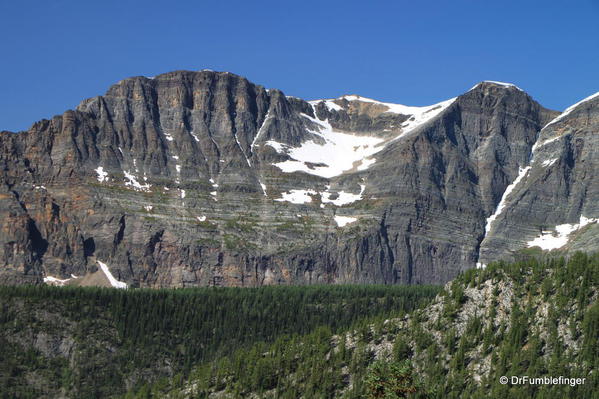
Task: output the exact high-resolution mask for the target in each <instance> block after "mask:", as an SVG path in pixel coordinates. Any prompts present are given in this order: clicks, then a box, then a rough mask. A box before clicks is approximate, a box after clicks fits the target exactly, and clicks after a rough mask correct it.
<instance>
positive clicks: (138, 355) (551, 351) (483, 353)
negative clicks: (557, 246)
mask: <svg viewBox="0 0 599 399" xmlns="http://www.w3.org/2000/svg"><path fill="white" fill-rule="evenodd" d="M598 285H599V255H586V254H583V253H577V254H575V255H573V256H571V257H569V258H546V259H544V260H539V259H538V258H535V257H532V256H524V258H523V260H521V261H518V262H515V263H511V264H509V263H503V262H499V263H494V264H490V265H489V266H488V267H487V268H485V269H482V270H469V271H467V272H464V273H463V274H461V275H460V276H459V277H458V278H456V279H455V280H454V281H453V282H451V283H449V284H447V285H446V286H445V287H443V288H442V287H432V286H304V287H281V286H278V287H262V288H252V289H237V288H202V289H181V290H145V289H144V290H142V289H132V290H116V289H105V288H75V287H64V288H58V287H46V286H35V287H34V286H21V287H2V288H0V301H1V302H0V305H1V313H0V327H1V330H0V331H1V333H0V340H1V342H0V391H1V392H2V397H3V398H36V397H61V396H62V397H77V398H100V397H102V398H103V397H125V398H163V397H170V398H210V397H215V398H216V397H219V398H245V397H253V398H402V397H405V398H531V397H532V398H596V397H597V392H599V378H598V376H597V366H598V365H599V364H598V363H599V356H598V354H599V336H598V334H599V303H598V296H599V290H598ZM501 376H508V377H511V376H531V377H543V376H551V377H559V376H563V377H568V378H584V379H585V383H584V384H579V385H568V384H561V385H551V384H550V385H531V384H520V385H518V384H511V383H508V384H502V383H501V382H500V379H499V378H500V377H501Z"/></svg>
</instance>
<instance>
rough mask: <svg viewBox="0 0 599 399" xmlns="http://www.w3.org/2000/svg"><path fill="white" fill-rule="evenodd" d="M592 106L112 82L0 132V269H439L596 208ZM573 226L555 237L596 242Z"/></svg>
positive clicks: (372, 272)
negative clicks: (403, 100)
mask: <svg viewBox="0 0 599 399" xmlns="http://www.w3.org/2000/svg"><path fill="white" fill-rule="evenodd" d="M598 110H599V100H598V99H590V100H588V101H585V102H583V103H581V104H579V105H577V106H576V107H574V109H572V110H569V111H567V112H565V113H563V114H561V115H560V114H559V113H558V112H555V111H551V110H547V109H545V108H543V107H542V106H541V105H539V104H538V103H537V102H536V101H534V100H533V99H532V98H531V97H530V96H529V95H528V94H526V93H525V92H523V91H522V90H520V89H519V88H517V87H515V86H513V85H507V84H502V83H497V82H482V83H480V84H478V85H476V86H475V87H474V88H472V89H471V90H469V91H468V92H466V93H465V94H463V95H461V96H458V97H456V98H454V99H450V100H447V101H443V102H441V103H439V104H435V105H432V106H428V107H408V106H403V105H399V104H387V103H381V102H378V101H375V100H371V99H367V98H363V97H359V96H355V95H354V96H343V97H341V98H338V99H330V100H317V101H309V102H306V101H304V100H301V99H298V98H294V97H288V96H285V95H284V94H283V93H282V92H281V91H279V90H275V89H270V90H267V89H265V88H264V87H262V86H259V85H255V84H253V83H251V82H249V81H248V80H247V79H245V78H243V77H240V76H237V75H234V74H231V73H226V72H224V73H223V72H213V71H200V72H189V71H176V72H170V73H166V74H163V75H158V76H156V77H154V78H146V77H134V78H130V79H125V80H123V81H121V82H119V83H117V84H116V85H114V86H112V87H111V88H110V89H109V90H108V91H107V93H106V94H105V95H103V96H98V97H94V98H91V99H88V100H85V101H83V102H82V103H81V104H80V105H79V106H78V107H77V109H76V110H74V111H67V112H65V113H64V114H63V115H60V116H55V117H54V118H52V119H51V120H42V121H40V122H37V123H35V124H34V125H33V126H32V127H31V128H30V129H29V130H28V131H24V132H19V133H11V132H2V133H0V151H1V152H0V162H1V163H2V169H1V172H0V182H1V184H0V202H1V207H0V212H2V218H1V219H0V229H1V234H0V281H1V282H2V283H4V284H22V283H41V282H42V281H44V279H46V280H48V279H49V278H50V277H53V278H55V279H60V280H69V279H71V278H74V277H72V276H71V275H74V276H87V275H90V274H92V273H96V272H97V271H98V270H99V268H100V265H99V263H100V262H101V263H102V264H104V265H106V267H107V272H106V271H104V274H106V276H108V274H110V275H111V276H110V277H113V280H111V281H117V282H126V283H127V284H128V285H129V286H143V287H182V286H196V285H201V286H205V285H226V286H255V285H262V284H311V283H358V282H359V283H389V284H395V283H399V284H419V283H444V282H446V281H448V280H450V279H451V278H452V277H454V276H455V275H456V274H457V273H459V272H460V271H461V270H464V269H467V268H472V267H475V265H476V264H477V262H479V263H487V262H488V261H490V260H494V259H498V258H509V257H512V256H513V253H514V251H518V250H519V249H522V248H525V247H526V246H527V245H528V243H529V242H530V241H531V240H533V239H534V238H535V237H534V236H535V234H537V235H538V234H541V233H542V232H545V233H546V232H547V231H546V230H543V229H551V228H553V229H555V227H556V226H558V225H562V224H564V223H572V222H576V223H578V221H579V218H580V216H581V215H583V216H584V217H585V218H588V219H589V220H592V218H596V217H598V216H599V209H598V207H599V202H598V201H597V198H596V197H597V195H599V187H598V184H597V183H596V181H597V180H596V179H594V178H593V173H594V170H595V169H596V167H595V166H596V163H597V162H599V159H598V158H597V150H596V148H599V147H597V145H595V144H594V143H593V139H594V137H593V136H596V133H597V131H598V126H599V116H598V115H599V112H598ZM552 121H553V122H552ZM553 159H557V160H556V161H553ZM524 169H526V172H525V175H523V172H522V171H523V170H524ZM517 179H519V180H518V182H517V183H518V184H513V183H514V181H515V180H517ZM506 192H507V194H509V195H506ZM504 197H506V198H504ZM489 218H491V222H489ZM589 223H590V225H589ZM586 224H587V225H588V227H585V228H584V229H579V230H580V231H578V230H577V231H578V233H576V234H574V233H572V235H571V237H570V238H572V239H571V240H569V241H568V246H572V247H576V248H577V249H593V248H597V247H599V242H597V240H596V239H594V238H593V237H594V236H593V234H591V233H592V232H589V231H588V230H589V228H591V230H592V228H594V225H593V224H592V223H591V222H588V221H587V222H586ZM540 226H541V227H543V228H541V231H539V229H540ZM554 234H558V233H554ZM575 236H576V237H575ZM103 270H104V269H103ZM107 273H108V274H107ZM109 280H110V278H109ZM113 285H114V284H113Z"/></svg>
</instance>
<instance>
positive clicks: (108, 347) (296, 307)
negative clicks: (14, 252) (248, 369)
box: [0, 286, 440, 398]
mask: <svg viewBox="0 0 599 399" xmlns="http://www.w3.org/2000/svg"><path fill="white" fill-rule="evenodd" d="M439 290H440V288H439V287H401V286H308V287H262V288H255V289H250V288H247V289H240V288H202V289H179V290H149V289H148V290H146V289H137V290H135V289H133V290H117V289H106V288H75V287H62V288H59V287H48V286H20V287H0V397H2V398H37V397H44V396H45V397H57V396H61V395H64V396H65V397H73V398H74V397H77V398H94V397H98V398H100V397H102V398H104V397H110V396H114V395H119V394H123V393H125V392H126V391H127V390H134V391H136V390H138V388H139V384H143V383H151V382H153V381H155V379H156V378H159V377H167V376H173V375H175V374H176V375H178V377H177V378H183V377H185V376H186V375H187V373H188V371H189V370H190V369H191V367H192V366H194V365H197V364H199V363H201V362H206V361H211V360H213V359H217V358H221V357H223V356H226V355H229V354H231V353H233V352H234V351H235V350H237V349H240V348H247V347H252V346H253V345H255V344H256V343H257V342H267V343H268V342H273V341H274V340H275V339H276V338H277V337H279V336H281V335H297V336H301V335H303V334H307V333H310V332H311V331H313V330H314V329H315V328H316V327H319V326H325V328H326V329H328V331H334V332H341V331H343V330H344V329H347V328H348V327H349V326H351V325H355V324H356V323H359V322H362V323H364V322H365V321H367V320H373V319H375V318H383V317H385V318H388V317H391V316H398V315H401V314H403V313H405V312H409V311H411V310H413V309H414V308H415V307H417V306H419V305H421V304H423V303H425V302H429V301H430V300H431V299H432V298H433V297H434V296H435V295H436V294H437V293H438V292H439Z"/></svg>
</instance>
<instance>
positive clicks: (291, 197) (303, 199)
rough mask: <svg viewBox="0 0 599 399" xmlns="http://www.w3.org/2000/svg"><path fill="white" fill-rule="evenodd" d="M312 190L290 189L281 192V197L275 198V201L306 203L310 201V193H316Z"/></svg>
mask: <svg viewBox="0 0 599 399" xmlns="http://www.w3.org/2000/svg"><path fill="white" fill-rule="evenodd" d="M316 194H317V192H316V191H314V190H290V191H288V192H286V193H281V195H282V197H281V198H276V199H275V201H279V202H291V203H292V204H307V203H308V202H312V195H316Z"/></svg>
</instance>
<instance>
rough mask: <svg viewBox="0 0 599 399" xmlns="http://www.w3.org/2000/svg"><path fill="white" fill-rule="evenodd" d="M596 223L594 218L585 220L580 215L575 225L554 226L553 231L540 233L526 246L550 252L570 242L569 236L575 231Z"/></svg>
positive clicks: (585, 218)
mask: <svg viewBox="0 0 599 399" xmlns="http://www.w3.org/2000/svg"><path fill="white" fill-rule="evenodd" d="M591 223H597V219H595V218H587V217H584V216H583V215H580V220H579V222H578V223H576V224H570V223H565V224H560V225H558V226H555V229H554V230H553V231H542V232H541V235H540V236H538V237H536V238H535V239H533V240H531V241H528V242H527V246H528V247H529V248H530V247H540V248H541V249H544V250H552V249H558V248H561V247H563V246H564V245H566V244H567V243H568V241H569V240H570V234H572V233H574V232H575V231H577V230H580V229H581V228H583V227H584V226H586V225H588V224H591Z"/></svg>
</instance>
